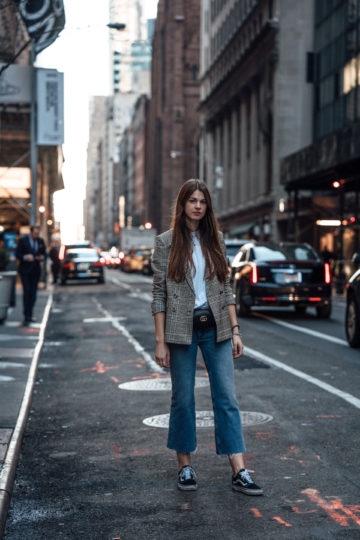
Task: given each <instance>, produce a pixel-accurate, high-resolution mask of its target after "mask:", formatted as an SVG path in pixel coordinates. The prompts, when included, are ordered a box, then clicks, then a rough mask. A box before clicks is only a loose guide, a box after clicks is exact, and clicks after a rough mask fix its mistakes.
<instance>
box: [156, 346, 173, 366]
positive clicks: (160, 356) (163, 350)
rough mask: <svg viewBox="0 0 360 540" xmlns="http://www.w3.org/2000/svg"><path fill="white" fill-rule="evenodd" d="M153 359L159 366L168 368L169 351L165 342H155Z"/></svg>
mask: <svg viewBox="0 0 360 540" xmlns="http://www.w3.org/2000/svg"><path fill="white" fill-rule="evenodd" d="M155 360H156V363H157V364H159V366H161V367H165V368H168V367H169V366H170V351H169V347H168V345H166V343H157V344H156V349H155Z"/></svg>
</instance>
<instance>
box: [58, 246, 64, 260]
mask: <svg viewBox="0 0 360 540" xmlns="http://www.w3.org/2000/svg"><path fill="white" fill-rule="evenodd" d="M64 257H65V246H64V245H62V246H61V247H60V249H59V261H63V260H64Z"/></svg>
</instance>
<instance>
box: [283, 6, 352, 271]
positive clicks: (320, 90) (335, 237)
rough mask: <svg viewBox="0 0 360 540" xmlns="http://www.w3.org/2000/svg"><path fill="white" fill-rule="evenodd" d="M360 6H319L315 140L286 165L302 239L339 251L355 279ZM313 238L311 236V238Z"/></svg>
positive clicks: (313, 56) (313, 57) (312, 75)
mask: <svg viewBox="0 0 360 540" xmlns="http://www.w3.org/2000/svg"><path fill="white" fill-rule="evenodd" d="M359 27H360V5H359V2H356V1H354V0H342V1H341V0H338V1H336V2H320V1H317V2H315V11H314V20H313V23H312V30H313V32H314V47H313V48H312V49H311V50H310V52H309V54H308V60H309V66H308V67H309V70H308V79H309V81H310V83H311V87H312V89H313V93H314V106H313V109H311V110H310V111H307V110H304V111H303V112H304V115H306V116H309V117H311V118H312V131H311V137H310V138H309V140H308V141H306V144H304V145H302V146H301V148H299V149H297V151H295V152H293V153H291V155H288V156H287V157H284V159H283V160H282V162H281V181H282V184H283V186H284V187H285V188H286V190H287V191H288V193H289V196H290V203H291V209H290V210H291V211H292V213H293V221H294V224H295V232H296V238H297V239H300V240H301V239H304V238H306V237H307V236H310V239H311V240H312V241H313V243H314V244H315V245H316V247H318V248H319V249H320V250H324V249H325V248H326V249H327V250H328V251H330V252H333V254H334V255H333V256H334V258H335V259H337V260H338V261H339V267H340V268H335V270H336V271H337V274H340V273H341V272H342V270H343V267H344V268H345V270H346V271H347V273H350V272H351V268H352V265H351V257H352V255H353V253H354V252H357V251H359V250H360V242H359V230H360V213H359V191H360V172H359V171H360V77H359V73H360V72H359V62H360V38H359ZM306 233H307V234H306Z"/></svg>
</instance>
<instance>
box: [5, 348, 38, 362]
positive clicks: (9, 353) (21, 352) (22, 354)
mask: <svg viewBox="0 0 360 540" xmlns="http://www.w3.org/2000/svg"><path fill="white" fill-rule="evenodd" d="M33 351H34V349H30V348H29V349H17V348H16V349H15V348H9V347H8V348H7V349H5V348H2V349H1V356H0V360H1V358H31V357H32V355H33Z"/></svg>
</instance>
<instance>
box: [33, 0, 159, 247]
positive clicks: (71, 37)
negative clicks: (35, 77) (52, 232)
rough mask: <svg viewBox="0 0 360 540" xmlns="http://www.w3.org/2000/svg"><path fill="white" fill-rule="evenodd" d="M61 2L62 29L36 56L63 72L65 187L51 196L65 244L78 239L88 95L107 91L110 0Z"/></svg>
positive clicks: (149, 2) (152, 10) (149, 1)
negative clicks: (62, 4) (62, 11)
mask: <svg viewBox="0 0 360 540" xmlns="http://www.w3.org/2000/svg"><path fill="white" fill-rule="evenodd" d="M64 5H65V16H66V27H65V30H63V32H62V33H61V34H60V37H59V38H58V39H57V40H56V41H55V43H54V44H53V45H51V46H50V47H49V48H48V49H46V50H45V51H44V52H43V53H41V54H40V55H39V57H38V59H37V65H38V66H39V67H40V66H41V67H47V68H55V69H57V70H59V71H63V72H64V86H65V144H64V146H63V150H64V156H65V163H64V167H63V176H64V183H65V190H63V191H61V192H58V193H57V194H56V195H55V215H56V219H57V220H60V221H61V233H62V240H63V241H65V242H69V241H72V240H74V239H76V238H77V237H78V235H79V231H80V225H81V224H82V205H83V199H84V197H85V185H86V148H87V142H88V111H89V108H88V107H89V97H90V96H94V95H108V94H109V93H110V72H109V69H110V62H109V41H108V40H109V35H110V31H109V29H108V28H107V27H106V24H107V23H108V22H109V6H108V0H101V1H99V0H65V1H64ZM156 6H157V0H146V7H147V9H148V12H147V14H146V15H147V18H155V17H156ZM119 22H122V21H119ZM111 32H115V30H113V31H111Z"/></svg>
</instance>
